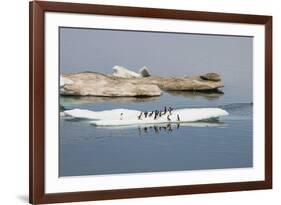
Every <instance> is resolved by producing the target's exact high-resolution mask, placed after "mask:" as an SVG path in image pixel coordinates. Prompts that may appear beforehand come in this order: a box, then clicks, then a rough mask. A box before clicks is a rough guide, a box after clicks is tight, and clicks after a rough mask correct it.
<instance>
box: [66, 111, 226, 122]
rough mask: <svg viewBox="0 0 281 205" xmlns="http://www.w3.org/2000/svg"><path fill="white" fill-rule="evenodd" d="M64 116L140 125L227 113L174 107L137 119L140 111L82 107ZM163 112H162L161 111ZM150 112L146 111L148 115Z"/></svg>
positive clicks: (205, 118)
mask: <svg viewBox="0 0 281 205" xmlns="http://www.w3.org/2000/svg"><path fill="white" fill-rule="evenodd" d="M64 113H65V115H66V116H70V117H73V118H83V119H89V120H93V121H91V122H90V123H91V124H93V125H96V126H127V125H142V124H162V123H183V122H197V121H202V120H208V119H213V118H219V117H221V116H225V115H228V112H226V111H225V110H223V109H220V108H186V109H176V110H173V111H172V114H171V115H170V114H169V112H166V114H162V115H161V117H159V116H158V117H157V118H156V119H154V116H155V115H154V113H153V114H152V115H151V116H150V117H144V114H142V116H141V119H138V116H139V115H140V113H141V111H138V110H128V109H113V110H105V111H96V112H95V111H90V110H82V109H73V110H67V111H64ZM162 113H163V112H162ZM149 114H150V112H149V113H148V115H149Z"/></svg>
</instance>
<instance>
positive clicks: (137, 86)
mask: <svg viewBox="0 0 281 205" xmlns="http://www.w3.org/2000/svg"><path fill="white" fill-rule="evenodd" d="M113 71H114V72H113V74H112V75H105V74H102V73H97V72H91V71H86V72H78V73H67V74H62V75H61V76H60V93H61V95H74V96H103V97H151V96H159V95H161V94H162V92H163V91H216V90H217V89H219V88H221V87H223V84H222V82H221V78H220V76H219V74H217V73H207V74H205V75H201V76H192V77H187V76H186V77H160V76H151V75H150V72H149V70H148V69H147V68H146V67H143V68H142V69H141V70H140V71H139V73H136V72H134V71H131V70H128V69H126V68H124V67H121V66H114V67H113Z"/></svg>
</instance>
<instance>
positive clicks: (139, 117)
mask: <svg viewBox="0 0 281 205" xmlns="http://www.w3.org/2000/svg"><path fill="white" fill-rule="evenodd" d="M141 115H142V112H141V113H140V115H139V116H138V119H139V120H141Z"/></svg>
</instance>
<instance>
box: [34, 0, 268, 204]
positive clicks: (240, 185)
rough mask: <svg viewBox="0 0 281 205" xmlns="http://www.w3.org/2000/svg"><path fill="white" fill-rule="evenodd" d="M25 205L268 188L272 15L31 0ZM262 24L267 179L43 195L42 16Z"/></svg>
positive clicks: (43, 95)
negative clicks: (70, 15)
mask: <svg viewBox="0 0 281 205" xmlns="http://www.w3.org/2000/svg"><path fill="white" fill-rule="evenodd" d="M29 9H30V11H29V21H30V30H29V33H30V34H29V46H30V51H29V52H30V53H29V58H30V59H29V62H30V71H29V77H30V80H29V83H30V85H29V91H30V97H29V101H30V102H29V109H30V111H29V115H30V118H29V123H30V125H29V126H30V127H29V131H30V139H29V147H30V148H29V161H30V162H29V163H30V164H29V202H30V203H33V204H43V203H57V202H74V201H89V200H105V199H121V198H135V197H152V196H167V195H180V194H197V193H211V192H226V191H240V190H254V189H271V188H272V16H260V15H245V14H230V13H214V12H199V11H183V10H168V9H154V8H136V7H120V6H104V5H93V4H76V3H58V2H42V1H33V2H30V5H29ZM47 11H52V12H68V13H85V14H102V15H113V16H131V17H144V18H146V17H149V18H162V19H181V20H199V21H211V22H230V23H247V24H260V25H264V26H265V133H264V134H265V147H264V148H265V180H264V181H251V182H235V183H220V184H204V185H185V186H167V187H151V188H137V189H119V190H105V191H103V190H101V191H87V192H71V193H54V194H46V193H45V192H44V129H45V127H44V98H45V94H44V12H47Z"/></svg>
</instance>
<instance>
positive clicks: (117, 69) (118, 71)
mask: <svg viewBox="0 0 281 205" xmlns="http://www.w3.org/2000/svg"><path fill="white" fill-rule="evenodd" d="M112 69H113V76H116V77H122V78H132V77H133V78H140V77H142V76H141V75H140V74H139V73H136V72H134V71H131V70H129V69H127V68H125V67H122V66H119V65H116V66H114V67H113V68H112Z"/></svg>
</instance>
